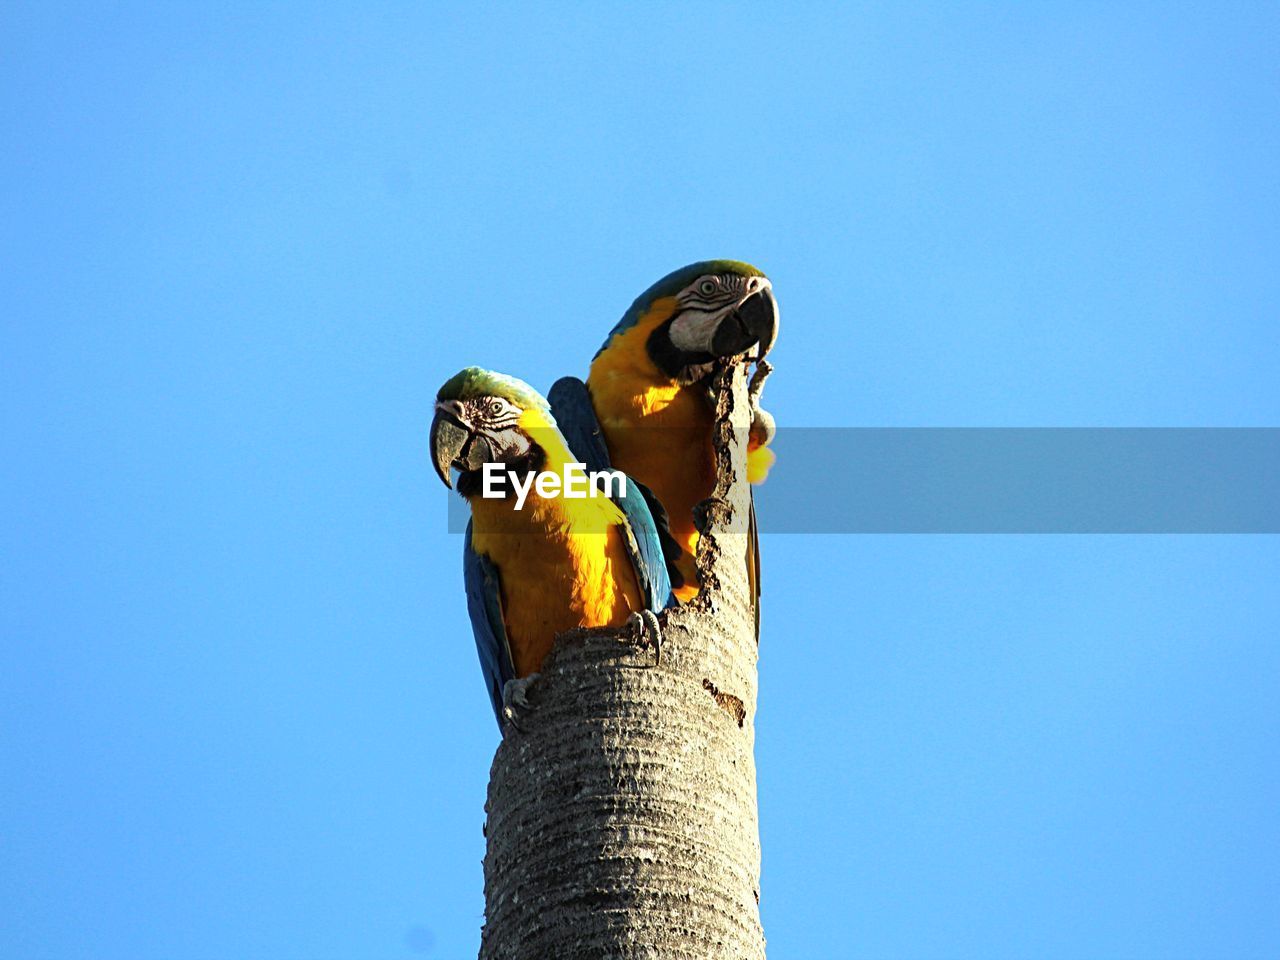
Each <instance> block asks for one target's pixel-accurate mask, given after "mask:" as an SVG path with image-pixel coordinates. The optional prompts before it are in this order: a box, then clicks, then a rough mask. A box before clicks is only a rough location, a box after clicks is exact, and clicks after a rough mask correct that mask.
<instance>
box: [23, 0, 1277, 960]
mask: <svg viewBox="0 0 1280 960" xmlns="http://www.w3.org/2000/svg"><path fill="white" fill-rule="evenodd" d="M357 7H358V8H359V9H356V8H357ZM367 7H368V5H352V8H351V9H346V10H341V9H337V8H325V7H322V6H316V5H311V4H306V5H302V4H299V5H288V4H272V5H269V6H268V5H264V4H235V5H231V4H217V5H208V6H198V5H195V4H154V5H149V6H140V5H134V4H119V5H117V4H97V5H85V6H69V5H64V4H59V3H40V4H34V3H13V2H10V3H6V4H5V5H4V8H3V11H2V12H0V37H3V40H2V41H0V129H2V130H3V144H4V145H3V147H2V148H0V264H2V267H0V302H3V304H4V307H3V321H2V336H3V341H2V342H0V364H2V366H3V421H2V424H3V434H2V442H3V447H2V449H3V457H2V458H0V489H2V490H3V501H4V505H5V507H4V509H5V518H6V519H5V522H4V524H3V527H2V529H0V538H2V539H0V564H2V566H0V618H2V619H0V629H2V643H3V646H2V648H0V649H2V654H0V656H2V660H0V954H3V955H4V956H6V957H14V958H53V960H63V958H73V957H93V958H95V960H160V958H181V960H201V958H209V960H222V958H272V960H312V958H336V960H347V958H352V960H363V958H413V957H415V956H428V957H439V958H459V957H468V956H473V955H474V951H475V949H476V947H477V944H478V941H479V934H478V928H479V925H480V921H481V912H482V897H481V874H480V858H481V856H482V852H483V838H482V837H481V833H480V827H481V822H482V819H483V813H482V803H483V797H484V788H485V783H486V780H487V776H488V768H489V762H490V758H491V755H492V749H493V747H494V745H495V737H496V734H495V731H494V727H493V722H492V718H491V717H490V716H489V713H488V709H489V708H488V705H487V703H486V700H485V695H484V692H483V690H482V687H481V683H480V675H479V668H478V666H477V664H476V658H475V652H474V649H473V646H472V642H471V639H470V634H469V630H468V627H467V622H466V617H465V613H464V609H463V602H462V596H461V574H460V570H459V566H460V563H459V551H460V544H459V542H458V539H457V538H456V537H453V536H450V535H448V534H447V533H446V532H445V507H444V504H445V496H446V494H445V491H444V489H443V488H442V487H441V486H440V485H439V483H438V482H437V481H436V479H435V478H434V476H433V475H432V473H431V469H430V464H429V461H428V459H427V455H426V429H427V424H428V421H429V417H430V410H431V401H432V397H433V394H434V391H435V389H436V387H437V386H438V385H439V384H440V382H441V381H442V380H443V379H444V378H445V377H446V376H447V375H448V374H450V373H452V372H453V371H454V370H455V369H457V368H458V367H460V366H461V365H463V364H465V363H481V364H483V365H485V366H489V367H492V368H495V369H499V370H503V371H507V372H510V373H514V374H518V375H520V376H522V377H524V378H526V379H528V380H529V381H531V382H532V383H534V384H537V385H539V386H541V387H544V388H545V387H546V386H548V385H549V384H550V382H551V381H552V380H553V379H554V378H555V377H556V376H557V375H560V374H562V373H579V374H582V373H584V372H585V369H586V364H587V361H588V358H589V357H590V355H591V353H592V352H593V351H594V350H595V348H596V346H597V345H598V343H599V341H600V340H601V338H602V336H603V334H604V332H605V331H606V330H607V328H608V327H609V326H610V325H612V323H613V322H614V321H615V319H616V318H617V317H618V316H619V315H620V314H621V313H622V311H623V310H624V309H625V308H626V306H627V305H628V304H629V303H630V301H631V299H632V297H633V296H634V295H635V294H636V293H637V292H639V291H640V290H641V289H643V288H644V287H645V286H646V285H647V284H648V283H649V282H650V281H651V280H653V279H655V278H656V277H657V276H659V275H661V274H662V273H664V272H666V271H667V270H668V269H670V268H672V267H674V266H678V265H680V264H683V263H685V262H688V261H690V260H695V259H702V258H705V257H721V256H725V257H736V258H743V259H748V260H751V261H753V262H756V263H758V264H759V265H761V266H762V267H764V268H765V269H766V270H768V272H769V273H770V275H771V276H772V277H773V279H774V283H775V285H776V289H777V291H778V296H779V299H780V301H781V303H782V309H783V328H782V337H781V341H780V343H779V346H778V348H777V351H776V354H775V357H776V361H777V366H778V372H777V374H776V376H775V377H774V378H773V379H772V380H771V381H770V385H769V389H768V399H769V405H770V407H771V408H772V409H773V411H774V412H775V414H776V415H777V418H778V420H779V422H780V423H782V424H784V425H804V426H838V425H854V426H952V425H968V426H1009V425H1017V426H1041V425H1045V426H1064V425H1065V426H1071V425H1087V426H1106V425H1125V426H1177V425H1195V426H1217V425H1222V426H1226V425H1246V426H1262V425H1272V426H1274V425H1280V387H1277V384H1280V326H1278V325H1277V321H1278V319H1280V309H1278V308H1280V270H1277V264H1278V263H1280V193H1278V191H1277V182H1278V181H1277V171H1280V66H1278V64H1280V58H1278V57H1277V49H1280V9H1278V8H1277V6H1276V4H1274V3H1270V4H1260V5H1249V4H1217V3H1212V4H1210V3H1204V4H1200V5H1170V4H1098V3H1083V4H1082V3H1066V4H1053V3H1043V4H1013V3H1009V4H1003V5H995V4H981V5H979V4H963V5H951V4H948V5H945V6H944V5H942V4H937V5H900V4H881V5H878V4H860V5H856V6H855V5H842V6H840V7H835V6H831V7H826V6H817V5H769V6H767V7H766V6H763V5H761V6H757V7H751V6H748V5H741V6H730V5H722V6H701V7H697V8H687V7H686V6H685V5H684V4H671V5H654V6H648V5H646V6H645V7H644V8H641V7H639V6H637V7H635V8H632V9H628V10H608V11H606V10H603V9H601V8H600V5H594V4H592V5H588V4H580V5H562V6H560V7H559V8H557V9H552V10H544V11H542V12H539V13H531V12H529V11H527V10H525V9H522V8H520V7H517V6H505V5H499V6H487V7H478V6H476V5H472V4H466V5H459V6H458V7H456V8H455V9H453V10H452V11H450V10H445V9H440V8H437V7H436V6H435V5H426V4H404V5H397V6H379V7H378V8H377V9H376V10H370V9H368V8H367ZM779 7H781V8H779ZM818 466H822V467H828V468H831V469H840V467H841V465H840V464H824V465H814V464H808V465H790V467H791V468H792V469H813V468H815V467H818ZM786 468H787V465H782V466H780V468H779V469H786ZM817 495H820V494H819V493H817V492H815V496H817ZM766 522H767V518H766ZM764 555H765V556H764V561H765V564H766V573H767V576H768V581H767V596H766V601H767V606H766V609H765V627H764V645H763V650H762V658H761V664H760V667H761V680H762V694H763V702H762V708H761V712H760V716H759V743H758V759H759V766H760V802H761V817H762V827H763V839H764V850H765V860H764V888H763V910H764V917H765V922H766V929H767V933H768V936H769V939H770V957H771V958H772V960H809V958H814V957H835V958H842V957H866V958H925V960H930V958H939V960H940V958H974V960H1000V958H1024V957H1037V958H1063V960H1082V958H1116V957H1125V958H1144V960H1145V958H1151V960H1163V958H1172V957H1179V958H1183V957H1204V958H1230V960H1243V958H1262V957H1275V956H1277V955H1280V911H1278V910H1276V904H1277V903H1278V902H1280V817H1277V815H1276V814H1277V810H1278V809H1280V710H1278V709H1277V704H1278V703H1280V647H1278V646H1277V642H1276V641H1277V636H1278V635H1280V630H1278V629H1277V627H1278V624H1280V588H1278V587H1277V584H1280V540H1278V539H1277V538H1275V537H1264V536H1254V537H1248V536H1242V537H1214V536H1198V537H1173V536H1163V537H1154V536H1153V537H1125V536H1095V537H1087V536H1078V537H1066V536H1063V537H1051V536H1041V537H1035V536H1025V537H1020V536H967V537H966V536H950V537H948V536H914V537H913V536H862V537H858V536H799V535H795V536H784V535H773V536H769V537H767V538H766V541H765V543H764Z"/></svg>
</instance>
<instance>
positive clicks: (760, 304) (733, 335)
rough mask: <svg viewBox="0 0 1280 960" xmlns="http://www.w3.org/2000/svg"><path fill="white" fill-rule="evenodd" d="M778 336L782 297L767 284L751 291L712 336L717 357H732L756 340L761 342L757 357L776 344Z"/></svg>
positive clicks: (713, 350) (712, 347) (762, 355)
mask: <svg viewBox="0 0 1280 960" xmlns="http://www.w3.org/2000/svg"><path fill="white" fill-rule="evenodd" d="M777 339H778V301H776V300H775V299H773V291H772V290H771V289H769V288H768V287H767V286H766V287H762V288H761V289H759V290H757V291H756V292H755V293H753V294H751V295H750V296H749V297H747V298H746V299H745V300H743V301H742V303H740V304H738V306H737V307H735V308H734V309H733V311H732V312H730V313H729V314H727V315H726V316H725V318H724V319H723V320H721V321H720V324H719V326H717V327H716V332H715V333H714V334H713V335H712V337H711V353H712V354H713V355H715V356H717V357H732V356H736V355H737V354H739V353H742V352H743V351H745V350H747V349H748V348H750V347H751V345H752V344H753V343H758V344H759V345H760V349H759V352H758V353H757V355H756V356H757V359H763V358H764V355H765V354H766V353H768V352H769V351H770V350H771V349H772V348H773V342H774V341H775V340H777Z"/></svg>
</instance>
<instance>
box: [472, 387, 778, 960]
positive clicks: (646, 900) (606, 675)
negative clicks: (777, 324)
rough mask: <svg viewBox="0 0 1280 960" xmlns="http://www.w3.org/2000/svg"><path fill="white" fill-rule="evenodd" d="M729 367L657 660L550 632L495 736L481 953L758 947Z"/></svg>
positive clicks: (691, 954)
mask: <svg viewBox="0 0 1280 960" xmlns="http://www.w3.org/2000/svg"><path fill="white" fill-rule="evenodd" d="M745 379H746V376H745V365H736V366H733V367H729V368H726V369H723V370H721V371H720V372H719V373H718V374H717V376H716V381H715V385H716V396H717V411H716V413H717V418H716V452H717V473H718V482H717V486H716V490H715V492H714V494H713V495H712V497H711V499H710V500H707V501H704V502H703V504H701V505H700V510H699V513H700V517H699V528H700V529H701V530H702V536H701V538H700V544H699V548H698V558H697V561H698V569H699V573H700V575H701V579H702V583H703V590H702V593H701V594H700V595H699V596H698V598H697V599H696V600H694V601H693V602H692V603H690V604H687V605H685V606H682V607H680V608H678V609H674V610H671V611H668V612H666V613H665V614H663V615H662V616H661V618H660V619H661V621H662V625H663V644H662V658H661V662H660V663H659V664H658V665H656V666H655V665H654V655H653V651H652V650H650V649H644V648H641V647H638V646H637V645H636V643H635V642H634V639H633V638H632V637H630V636H628V635H626V634H619V633H618V632H616V631H605V630H590V631H587V630H579V631H572V632H570V633H568V634H565V635H564V636H562V637H560V638H559V639H558V640H557V643H556V647H555V649H554V650H553V651H552V653H551V655H550V656H549V657H548V659H547V661H546V662H545V664H544V665H543V668H542V671H541V678H540V679H539V680H538V681H537V682H536V683H535V684H534V685H533V686H532V687H531V688H530V690H529V700H530V703H531V704H532V707H531V709H530V710H528V711H527V713H526V714H525V715H524V716H523V718H522V720H521V728H522V729H521V730H520V731H514V730H513V731H510V732H509V733H508V734H507V736H506V737H505V738H504V739H503V741H502V743H501V744H500V745H499V747H498V751H497V754H496V755H495V757H494V760H493V767H492V770H491V773H490V780H489V796H488V802H487V803H486V804H485V811H486V813H487V814H488V817H487V822H486V825H485V835H486V837H487V840H488V848H487V852H486V854H485V860H484V881H485V882H484V887H485V925H484V930H483V933H482V936H481V946H480V958H481V960H535V958H536V960H587V958H590V960H603V958H615V960H624V958H625V960H631V958H657V957H661V958H664V960H682V958H698V960H709V958H717V960H718V958H732V960H759V958H763V957H764V934H763V931H762V929H761V926H760V909H759V900H760V832H759V826H758V820H757V809H756V775H755V759H754V756H753V748H754V741H755V733H754V718H755V712H756V654H757V644H756V635H755V620H754V612H753V610H752V597H751V590H750V586H749V580H748V572H747V553H748V544H747V536H746V533H747V521H748V516H749V510H750V492H749V488H748V486H747V480H746V441H747V430H748V426H749V424H750V421H751V413H750V410H749V403H748V398H747V391H746V384H745ZM673 455H678V452H676V451H673Z"/></svg>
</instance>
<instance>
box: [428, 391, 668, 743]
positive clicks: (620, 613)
mask: <svg viewBox="0 0 1280 960" xmlns="http://www.w3.org/2000/svg"><path fill="white" fill-rule="evenodd" d="M431 458H432V461H433V463H434V464H435V468H436V472H437V473H438V474H439V476H440V479H441V480H443V481H444V483H445V486H450V487H451V486H452V485H453V484H452V482H451V478H450V469H451V468H457V469H458V470H459V476H458V492H459V493H460V494H461V495H462V496H463V497H464V498H465V499H466V500H467V503H468V504H469V505H470V508H471V522H470V523H469V524H468V525H467V535H466V542H465V544H464V548H463V579H464V582H465V586H466V594H467V610H468V613H469V614H470V617H471V627H472V631H473V632H474V634H475V640H476V649H477V650H478V652H479V654H480V666H481V669H482V670H483V672H484V679H485V687H486V689H487V691H488V693H489V699H490V701H491V702H492V704H493V709H494V713H495V714H496V715H497V717H498V724H499V727H501V725H502V722H503V719H504V718H506V719H509V720H510V719H513V717H514V707H515V706H520V707H523V706H526V705H527V703H526V701H525V699H524V693H525V687H526V686H527V681H528V679H530V678H531V677H532V676H533V675H535V674H536V673H537V672H538V670H539V669H541V666H542V661H543V659H544V658H545V657H546V655H547V654H548V653H549V652H550V651H551V645H552V641H553V640H554V639H555V637H556V635H557V634H559V633H562V632H563V631H565V630H568V629H570V628H572V627H617V626H622V625H623V624H625V623H627V622H628V621H629V620H630V621H636V622H637V623H638V626H639V627H640V632H641V634H642V635H644V636H647V637H648V638H649V640H650V641H652V642H654V643H657V642H659V640H660V637H659V636H658V634H657V620H656V618H655V617H654V615H653V611H655V610H661V609H663V608H665V607H667V606H670V605H672V604H673V603H674V602H675V600H674V598H673V596H672V593H671V583H670V580H669V579H668V576H667V570H666V566H665V563H664V560H663V555H662V546H661V544H660V542H659V540H658V532H657V529H656V527H655V525H654V521H653V518H652V516H651V515H650V513H649V508H648V506H647V504H646V502H645V500H644V498H643V497H642V496H641V495H640V493H639V491H638V490H637V488H636V487H635V485H634V484H633V483H632V482H631V481H630V480H629V479H628V480H627V481H626V484H625V491H624V493H623V494H622V495H621V496H615V497H614V498H612V499H611V498H610V497H608V496H604V495H598V496H591V497H586V498H583V499H570V498H566V497H563V496H542V495H540V494H539V492H538V489H537V487H536V486H533V485H530V486H528V490H527V498H526V499H525V501H524V503H523V505H522V506H521V507H520V508H517V497H516V495H515V492H514V491H513V490H512V486H511V484H510V483H508V484H506V485H505V486H504V490H505V492H506V494H507V495H506V496H505V497H504V498H503V499H495V498H489V497H485V496H483V495H482V493H483V489H484V481H483V476H482V470H483V467H484V464H485V463H487V462H491V463H497V464H501V465H502V466H503V467H504V470H505V471H509V472H510V473H512V474H514V475H515V476H517V477H519V478H521V482H522V483H525V482H527V479H528V477H529V475H530V474H537V473H539V472H543V471H547V472H553V473H556V474H562V473H563V469H564V465H565V464H566V463H573V462H576V461H575V457H574V456H573V454H571V453H570V451H569V447H568V445H567V444H566V442H565V439H564V436H563V434H562V433H561V432H560V429H559V427H558V426H557V423H556V421H555V419H554V418H553V417H552V415H551V410H550V407H549V405H548V403H547V401H546V400H545V399H543V397H542V396H540V395H539V394H538V393H537V391H535V390H534V389H533V388H532V387H530V386H529V385H528V384H527V383H524V382H523V381H521V380H517V379H515V378H514V377H508V376H505V375H503V374H500V373H493V372H491V371H488V370H483V369H481V368H479V367H467V368H466V369H464V370H462V371H461V372H459V373H458V374H457V375H455V376H453V377H452V378H450V379H449V380H448V381H447V382H446V383H445V384H444V386H442V387H441V388H440V391H439V393H438V394H437V396H436V407H435V418H434V419H433V421H432V424H431ZM513 681H514V683H513Z"/></svg>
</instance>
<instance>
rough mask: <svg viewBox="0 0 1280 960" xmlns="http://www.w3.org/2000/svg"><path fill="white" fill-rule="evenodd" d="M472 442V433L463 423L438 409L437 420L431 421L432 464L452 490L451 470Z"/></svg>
mask: <svg viewBox="0 0 1280 960" xmlns="http://www.w3.org/2000/svg"><path fill="white" fill-rule="evenodd" d="M470 440H471V431H470V430H469V429H468V428H467V427H466V425H464V424H463V423H462V421H460V420H459V419H458V418H457V417H455V416H454V415H453V414H452V413H450V412H449V411H447V410H442V409H439V408H437V409H436V416H435V419H434V420H432V421H431V462H432V463H433V464H435V468H436V475H437V476H438V477H439V478H440V479H441V480H443V481H444V485H445V486H446V487H448V488H450V489H453V480H452V479H451V478H450V476H449V468H450V467H452V466H453V465H454V464H455V463H459V462H461V461H462V458H463V451H464V450H465V449H466V447H467V443H468V442H469V441H470Z"/></svg>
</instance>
